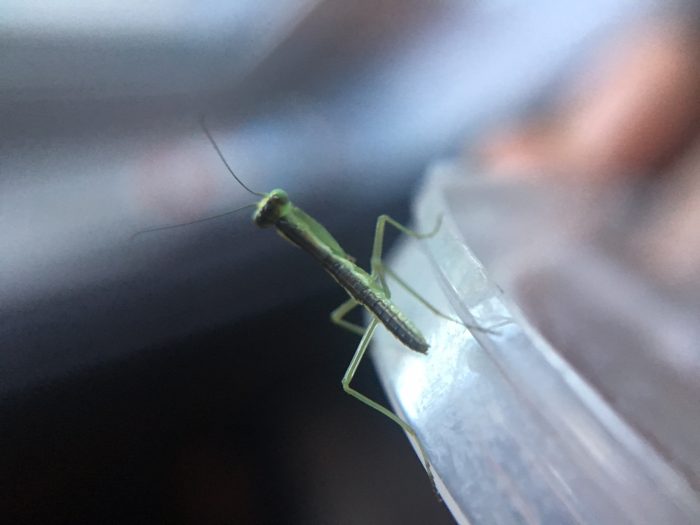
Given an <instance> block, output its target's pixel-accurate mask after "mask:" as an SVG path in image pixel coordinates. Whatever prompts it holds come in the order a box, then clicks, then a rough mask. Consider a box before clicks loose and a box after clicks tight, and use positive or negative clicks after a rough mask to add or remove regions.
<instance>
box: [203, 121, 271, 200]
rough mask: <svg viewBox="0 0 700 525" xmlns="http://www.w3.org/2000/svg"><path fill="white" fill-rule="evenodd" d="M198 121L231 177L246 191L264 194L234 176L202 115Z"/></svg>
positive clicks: (262, 195) (261, 195) (259, 194)
mask: <svg viewBox="0 0 700 525" xmlns="http://www.w3.org/2000/svg"><path fill="white" fill-rule="evenodd" d="M199 123H200V124H201V126H202V129H203V130H204V134H205V135H206V136H207V138H208V139H209V142H211V145H212V146H214V149H215V150H216V152H217V153H218V154H219V158H220V159H221V160H222V161H223V163H224V166H226V169H227V170H228V171H229V173H230V174H231V175H233V178H234V179H236V180H237V181H238V184H240V185H241V186H243V187H244V188H245V189H246V191H247V192H248V193H252V194H253V195H257V196H259V197H264V196H265V194H264V193H259V192H257V191H253V190H251V189H250V188H249V187H248V186H246V185H245V184H243V181H242V180H241V179H239V178H238V177H237V176H236V174H235V173H234V172H233V170H232V169H231V166H229V165H228V162H227V161H226V157H224V154H223V153H221V150H220V149H219V145H218V144H217V143H216V141H215V140H214V138H213V137H212V136H211V133H210V132H209V129H208V128H207V123H206V122H205V120H204V115H200V117H199Z"/></svg>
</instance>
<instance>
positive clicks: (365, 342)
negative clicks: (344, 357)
mask: <svg viewBox="0 0 700 525" xmlns="http://www.w3.org/2000/svg"><path fill="white" fill-rule="evenodd" d="M348 302H349V301H348ZM344 304H347V303H344ZM342 306H343V305H341V307H342ZM378 324H379V321H378V320H377V319H376V318H374V317H373V318H372V320H371V321H370V323H369V325H368V326H367V329H366V330H365V332H364V335H363V336H362V339H361V340H360V344H359V345H358V346H357V350H355V355H354V356H353V358H352V361H350V365H349V366H348V369H347V371H346V372H345V375H344V376H343V390H345V392H346V393H348V394H350V395H351V396H352V397H354V398H355V399H357V400H358V401H360V402H362V403H364V404H365V405H367V406H368V407H370V408H373V409H374V410H376V411H377V412H379V413H380V414H382V415H384V416H386V417H388V418H389V419H391V420H392V421H393V422H394V423H396V424H397V425H399V426H400V427H401V428H402V429H403V430H404V432H406V433H407V434H408V435H409V436H411V437H412V438H413V441H414V442H415V443H416V445H417V446H418V450H419V451H420V456H421V460H422V462H423V465H424V466H425V470H426V472H427V473H428V478H429V479H430V484H431V485H432V487H433V490H434V491H435V493H436V494H437V489H436V488H435V479H434V478H433V472H432V469H431V466H430V461H429V460H428V455H427V454H426V452H425V449H424V448H423V443H422V442H421V440H420V439H419V438H418V435H417V434H416V431H415V430H413V427H411V425H409V424H408V423H406V422H405V421H404V420H403V419H401V418H400V417H399V416H397V415H396V414H394V413H393V412H392V411H391V410H389V409H388V408H386V407H384V406H382V405H380V404H379V403H377V402H376V401H372V400H371V399H370V398H368V397H367V396H365V395H364V394H361V393H360V392H358V391H357V390H355V389H354V388H352V387H351V386H350V383H351V381H352V379H353V377H355V372H357V368H358V367H359V366H360V362H361V361H362V358H363V357H364V355H365V352H366V351H367V347H368V346H369V342H370V341H371V340H372V336H373V335H374V331H375V330H376V328H377V325H378Z"/></svg>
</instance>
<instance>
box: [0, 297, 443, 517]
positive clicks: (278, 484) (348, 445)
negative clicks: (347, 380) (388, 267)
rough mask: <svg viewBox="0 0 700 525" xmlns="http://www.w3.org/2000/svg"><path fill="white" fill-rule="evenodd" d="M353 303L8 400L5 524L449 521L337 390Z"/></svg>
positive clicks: (207, 338)
mask: <svg viewBox="0 0 700 525" xmlns="http://www.w3.org/2000/svg"><path fill="white" fill-rule="evenodd" d="M341 298H342V296H341V294H340V293H324V294H320V295H315V296H313V297H310V298H308V299H306V300H304V301H303V302H301V303H297V304H294V305H291V306H290V307H289V308H282V309H276V310H274V311H271V312H269V313H268V314H267V315H265V316H264V317H261V318H259V319H249V320H246V321H244V322H241V323H239V324H238V325H236V326H232V327H230V328H222V329H219V330H215V331H212V332H208V333H204V334H199V335H193V336H190V337H187V338H183V340H181V341H177V342H175V343H173V344H170V345H165V346H160V347H154V348H148V349H143V350H142V351H140V352H138V353H136V354H133V355H132V356H131V357H129V358H126V359H122V360H119V361H117V362H112V363H110V364H109V365H108V366H105V365H102V366H96V367H94V368H93V369H91V370H89V371H86V372H84V373H81V374H78V375H76V376H74V377H71V378H67V379H63V380H60V381H54V382H51V383H47V384H43V385H41V386H40V387H36V388H33V389H29V390H26V391H23V392H22V393H21V394H16V395H13V396H11V397H8V398H5V400H4V404H3V408H2V412H1V414H2V416H1V417H2V421H3V430H2V433H1V434H0V449H1V450H2V451H3V452H2V455H1V456H0V457H1V458H2V460H1V462H0V465H1V466H0V469H1V472H2V473H3V475H2V478H3V481H2V485H1V486H2V488H1V490H0V492H1V493H2V497H1V498H0V501H1V502H2V514H3V520H4V521H5V522H6V523H28V522H31V523H421V522H422V523H428V522H429V523H450V522H451V518H450V517H449V514H448V513H447V510H446V509H444V508H443V507H442V506H441V505H440V504H439V503H438V502H437V500H436V498H435V496H433V494H432V492H431V491H430V489H429V485H428V482H427V480H426V479H425V477H424V476H423V475H421V466H420V464H419V463H418V461H417V460H416V459H415V456H414V455H413V451H412V450H411V448H410V447H409V445H408V443H407V442H406V441H405V440H404V439H402V436H401V433H400V432H399V430H398V429H397V428H394V426H393V425H387V424H386V421H384V420H383V418H381V417H380V416H377V415H375V414H371V413H368V411H367V410H365V407H363V406H362V405H360V404H359V403H356V402H355V401H353V400H352V399H351V398H349V397H348V396H346V395H345V394H344V393H343V392H342V390H341V389H340V384H339V383H340V377H341V376H342V373H343V372H344V369H345V367H346V365H347V361H348V359H349V351H351V349H352V348H353V345H354V343H355V341H356V339H355V337H354V336H352V335H347V334H344V333H342V332H339V331H338V330H337V329H336V327H334V326H332V325H330V323H326V322H324V321H325V318H326V314H327V312H328V311H329V309H331V308H332V307H333V306H334V305H335V303H337V302H338V300H339V299H341ZM317 321H320V322H317ZM342 348H347V350H348V351H347V352H345V351H343V350H342ZM360 375H361V377H359V378H358V379H359V380H358V381H357V386H358V388H360V389H361V390H362V391H364V392H367V393H368V394H370V395H372V396H374V397H375V398H378V399H382V393H381V391H380V390H379V388H378V386H377V383H376V380H375V378H374V374H373V373H372V372H371V369H370V367H367V369H366V370H365V371H364V372H363V373H361V374H360ZM331 465H332V466H333V467H332V468H329V467H330V466H331ZM338 495H342V497H339V496H338ZM360 502H361V503H360ZM389 502H392V503H391V504H389Z"/></svg>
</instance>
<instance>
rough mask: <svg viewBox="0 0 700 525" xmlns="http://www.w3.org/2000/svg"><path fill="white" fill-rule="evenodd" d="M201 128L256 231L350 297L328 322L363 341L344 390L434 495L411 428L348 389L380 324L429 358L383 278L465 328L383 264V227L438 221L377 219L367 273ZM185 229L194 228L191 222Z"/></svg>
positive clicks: (426, 463) (317, 225) (425, 460)
mask: <svg viewBox="0 0 700 525" xmlns="http://www.w3.org/2000/svg"><path fill="white" fill-rule="evenodd" d="M201 126H202V129H203V130H204V133H205V134H206V136H207V138H208V139H209V142H210V143H211V145H212V146H213V147H214V149H215V151H216V152H217V154H218V156H219V158H220V159H221V160H222V162H223V163H224V165H225V166H226V169H227V170H228V171H229V173H230V174H231V175H232V176H233V178H234V179H235V180H236V181H237V182H238V184H240V185H241V187H242V188H244V189H245V190H246V191H247V192H249V193H251V194H252V195H255V196H256V197H259V200H258V201H257V203H255V204H251V205H248V206H245V207H244V208H247V207H253V206H254V207H255V212H254V213H253V222H254V223H255V224H256V225H257V226H259V227H260V228H269V227H272V228H274V229H275V230H276V231H277V233H278V234H279V235H281V236H282V237H283V238H285V239H286V240H287V241H289V242H291V243H292V244H294V245H296V246H297V247H299V248H301V249H302V250H304V251H305V252H307V253H308V254H310V255H311V256H312V257H313V258H314V259H316V261H317V262H318V263H319V264H320V265H321V267H322V268H323V269H324V270H325V271H326V272H328V273H329V274H330V275H331V277H333V279H335V281H336V282H337V283H338V284H339V285H340V286H341V287H342V288H343V289H344V290H345V291H346V292H347V293H348V295H349V296H350V297H349V299H348V300H347V301H345V302H344V303H342V304H341V305H340V306H338V308H336V309H335V310H333V312H332V313H331V316H330V317H331V321H332V322H333V323H335V324H337V325H339V326H341V327H343V328H345V329H347V330H349V331H351V332H353V333H356V334H358V335H360V336H361V339H360V343H359V345H358V346H357V349H356V350H355V354H354V355H353V358H352V360H351V361H350V365H349V366H348V368H347V370H346V372H345V375H344V376H343V379H342V386H343V390H344V391H345V392H346V393H348V394H350V395H351V396H353V397H354V398H356V399H357V400H359V401H361V402H362V403H364V404H365V405H367V406H369V407H371V408H372V409H374V410H376V411H378V412H379V413H381V414H383V415H384V416H386V417H388V418H389V419H391V420H392V421H394V422H395V423H396V424H398V425H399V426H400V427H401V428H402V429H403V430H404V431H405V432H406V433H407V434H408V435H409V436H410V437H411V438H412V439H413V441H414V443H415V444H416V445H417V447H418V451H419V453H420V456H421V460H422V463H423V465H424V467H425V470H426V472H427V474H428V478H429V480H430V483H431V485H432V487H433V489H434V490H435V480H434V476H433V473H432V468H431V464H430V461H429V459H428V455H427V453H426V450H425V448H424V446H423V443H422V442H421V440H420V438H419V437H418V435H417V434H416V432H415V430H414V429H413V427H411V425H409V424H408V423H407V422H406V421H404V420H403V419H401V418H400V417H399V416H398V415H396V414H395V413H393V412H392V411H391V410H389V409H388V408H386V407H384V406H383V405H381V404H379V403H377V402H376V401H373V400H372V399H369V398H368V397H367V396H365V395H364V394H362V393H360V392H358V391H357V390H355V389H354V388H353V387H352V386H351V383H352V380H353V377H354V376H355V373H356V372H357V369H358V367H359V366H360V363H361V361H362V359H363V357H364V356H365V353H366V351H367V348H368V346H369V343H370V341H371V340H372V337H373V335H374V333H375V330H376V329H377V327H378V326H379V324H380V323H381V324H383V325H384V326H385V327H386V329H387V330H388V331H389V332H390V333H391V334H393V335H394V336H395V337H396V338H397V339H398V340H399V341H400V342H401V343H402V344H403V345H404V346H406V347H407V348H409V349H411V350H413V351H415V352H418V353H420V354H427V352H428V349H429V344H428V342H427V341H426V339H425V337H424V336H423V334H422V333H421V332H420V330H419V329H418V328H417V327H416V326H415V325H414V324H413V323H412V322H411V320H410V319H408V318H407V317H406V316H405V315H404V314H403V313H402V312H401V310H400V309H399V308H398V307H397V306H396V305H395V304H394V303H393V302H392V300H391V291H390V289H389V286H388V285H387V277H391V278H392V279H394V280H395V281H396V282H397V283H398V284H399V285H400V286H402V287H403V288H404V289H405V290H406V291H407V292H408V293H409V294H410V295H412V296H413V297H414V298H416V299H417V300H418V301H419V302H421V303H422V304H423V305H424V306H425V307H426V308H428V309H430V310H431V311H432V312H433V313H435V314H436V315H438V316H440V317H443V318H445V319H448V320H450V321H453V322H456V323H458V324H460V325H464V323H462V322H461V321H458V320H456V319H453V318H452V317H449V316H447V315H445V314H443V313H442V312H440V311H439V310H438V309H437V308H435V307H434V306H432V305H431V304H430V303H429V302H428V301H426V300H425V299H424V298H423V297H421V296H420V295H419V294H418V292H416V291H415V290H414V289H413V288H411V287H410V286H409V285H408V284H407V283H406V282H405V281H403V280H402V279H401V278H400V277H399V276H398V275H397V274H396V273H394V272H393V271H392V270H391V269H390V268H389V267H387V266H386V265H385V264H384V262H383V261H382V250H383V244H384V232H385V228H386V225H387V224H389V225H391V226H393V227H395V228H396V229H398V230H399V231H400V232H402V233H404V234H406V235H409V236H411V237H414V238H416V239H424V238H428V237H431V236H433V235H435V233H437V231H438V230H439V228H440V224H441V218H439V219H438V221H437V224H436V226H435V228H434V229H433V231H431V232H429V233H425V234H421V233H418V232H415V231H413V230H411V229H409V228H407V227H406V226H403V225H402V224H400V223H399V222H397V221H396V220H394V219H392V218H391V217H389V216H388V215H381V216H379V218H378V219H377V223H376V227H375V233H374V242H373V246H372V256H371V262H370V266H371V268H370V272H369V273H368V272H367V271H365V270H364V269H362V268H361V267H360V266H358V265H357V264H356V262H355V259H354V258H353V257H351V256H350V255H348V254H347V253H346V252H345V251H344V250H343V248H342V247H341V246H340V244H339V243H338V241H337V240H336V239H335V238H334V237H333V236H332V235H331V234H330V233H329V232H328V230H327V229H326V228H325V227H324V226H323V225H321V224H320V223H319V222H318V221H316V220H315V219H314V218H312V217H311V216H309V215H308V214H306V213H305V212H304V211H303V210H302V209H301V208H299V207H297V206H295V205H294V204H293V203H292V202H291V200H290V199H289V196H288V195H287V192H285V191H284V190H281V189H274V190H272V191H270V192H268V193H261V192H256V191H253V190H251V189H250V188H249V187H248V186H246V184H244V183H243V181H242V180H241V179H239V178H238V176H237V175H236V174H235V172H234V171H233V169H232V168H231V167H230V165H229V163H228V162H227V160H226V158H225V156H224V154H223V153H222V152H221V150H220V149H219V146H218V145H217V143H216V141H215V140H214V138H213V137H212V135H211V133H210V131H209V129H208V128H207V126H206V123H205V122H204V119H201ZM241 209H243V208H239V209H238V210H234V211H231V212H227V213H223V214H220V215H216V216H214V217H208V218H206V219H200V220H198V221H194V223H196V222H202V221H204V220H210V219H213V218H218V217H223V216H225V215H229V214H231V213H235V212H237V211H240V210H241ZM188 224H192V222H191V223H188ZM176 226H182V225H176ZM172 227H173V226H165V227H160V228H153V229H150V230H145V231H143V232H140V233H146V232H153V231H157V230H164V229H168V228H172ZM140 233H139V234H140ZM137 235H138V234H137ZM358 306H362V307H364V308H365V309H366V310H367V311H368V312H369V313H370V315H371V320H370V322H369V324H368V325H367V326H366V327H363V326H360V325H358V324H355V323H352V322H350V321H347V320H346V319H345V316H346V315H347V314H348V313H350V312H351V311H352V310H353V309H354V308H356V307H358ZM464 326H467V325H464ZM467 327H468V326H467ZM436 493H437V491H436Z"/></svg>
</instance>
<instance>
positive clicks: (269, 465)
mask: <svg viewBox="0 0 700 525" xmlns="http://www.w3.org/2000/svg"><path fill="white" fill-rule="evenodd" d="M697 13H698V8H697V5H696V4H695V3H692V2H688V3H686V2H676V3H671V2H663V3H662V5H657V4H656V3H654V2H652V1H648V2H644V1H641V2H640V1H635V2H633V1H631V0H594V1H591V0H586V1H584V0H571V1H569V2H561V3H554V2H549V1H545V0H535V1H528V2H523V1H516V0H500V1H494V0H491V1H471V2H451V1H441V2H422V1H412V0H411V1H399V0H382V1H379V2H377V1H371V2H370V1H365V0H360V1H356V2H341V1H323V0H287V1H279V0H272V1H268V2H248V1H237V2H230V1H229V2H221V1H217V0H205V1H201V2H196V3H194V2H184V1H174V0H173V1H167V0H154V1H150V2H135V1H124V0H122V1H120V2H110V1H103V2H75V1H73V2H68V1H56V2H51V3H50V4H47V3H45V2H38V1H32V0H30V1H27V0H4V1H3V3H2V6H0V122H1V123H2V126H1V127H0V228H1V234H0V298H1V299H0V450H1V451H2V452H0V483H1V485H0V486H1V487H2V490H0V513H1V514H2V515H3V516H8V517H10V519H9V520H8V522H11V523H23V522H25V523H88V522H90V523H94V522H101V523H110V522H114V523H125V522H127V523H305V524H308V523H348V524H350V523H363V524H367V523H451V522H452V518H451V517H450V515H449V513H448V512H447V510H446V509H445V508H444V507H443V506H442V505H441V504H440V503H439V502H438V501H437V500H436V498H435V497H434V495H433V494H432V492H431V489H430V485H429V483H428V482H427V479H426V477H425V475H424V473H423V471H422V468H421V466H420V463H419V462H418V461H417V458H416V457H415V456H414V454H413V452H412V450H411V448H410V446H409V445H408V443H407V441H406V440H405V438H404V436H403V435H402V434H401V432H399V430H398V429H396V428H393V427H394V425H392V424H390V423H389V422H388V421H386V420H384V419H383V418H381V417H379V416H378V415H376V414H374V413H371V411H370V410H368V409H366V407H364V406H362V405H360V404H359V403H357V402H356V401H354V400H352V399H351V398H349V397H347V396H346V395H345V394H344V393H343V392H342V390H341V388H340V378H341V377H342V375H343V372H344V370H345V368H346V366H347V363H348V362H349V360H350V357H351V355H352V352H353V350H354V348H355V345H356V338H355V337H354V336H352V335H348V334H345V333H344V332H343V331H342V330H340V329H338V328H337V327H335V326H333V325H331V324H330V323H329V322H328V314H329V312H330V311H331V310H332V309H333V308H334V307H335V306H337V305H338V304H339V303H340V302H342V301H343V300H344V293H343V292H342V291H341V290H339V289H337V287H336V286H335V284H334V283H333V281H331V280H330V279H329V278H328V277H327V276H326V275H324V274H323V272H322V271H321V270H319V269H318V268H317V267H316V266H315V265H314V262H313V261H312V260H311V259H309V258H308V257H307V256H305V255H304V254H302V253H301V252H299V251H298V250H295V249H293V248H292V247H291V246H289V245H288V244H287V243H284V242H282V241H281V240H280V239H279V238H277V236H275V235H274V234H273V233H272V232H269V231H266V232H260V231H257V230H255V228H254V226H253V225H251V224H250V221H249V218H248V213H249V210H248V211H245V212H241V214H237V215H231V216H228V217H226V218H222V219H219V220H213V221H209V222H204V223H198V224H193V225H191V226H189V227H182V228H176V229H173V230H167V231H160V232H155V233H152V234H145V235H140V236H138V237H137V238H135V239H132V236H133V235H134V234H135V233H137V232H139V231H141V230H144V229H148V228H154V227H159V226H164V225H170V224H179V223H185V222H189V221H195V220H198V219H201V218H203V217H207V216H210V215H216V214H219V213H223V212H226V211H228V210H232V209H235V208H237V207H240V206H243V205H245V204H248V203H250V202H251V196H250V195H249V194H247V193H246V192H245V191H244V190H243V189H242V188H241V187H240V186H239V185H238V184H237V183H236V182H235V181H234V180H233V179H232V178H231V177H230V175H229V174H228V173H227V172H226V170H225V167H224V166H223V165H222V163H221V161H220V160H219V159H218V157H217V156H216V153H215V152H214V151H213V149H212V148H211V146H210V145H209V143H208V142H207V140H206V137H205V136H204V134H203V133H202V131H201V128H200V127H199V123H198V116H199V115H201V114H204V115H206V117H207V121H208V123H209V127H210V128H211V130H212V132H213V134H214V136H215V137H216V139H217V141H218V143H219V145H220V147H221V149H222V151H223V152H224V154H225V155H226V157H227V158H228V161H229V163H230V164H231V166H232V167H233V169H234V170H236V172H237V174H238V175H239V177H241V179H243V180H244V181H245V182H246V183H247V184H248V185H249V186H251V187H252V188H254V189H255V190H256V191H268V190H269V189H271V188H273V187H282V188H285V189H286V190H288V192H289V193H290V196H291V197H292V199H293V200H294V201H295V202H296V203H297V204H298V205H299V206H301V207H303V208H304V209H305V210H306V211H307V212H309V213H310V214H312V215H314V216H316V217H318V218H319V219H320V220H321V221H322V222H323V223H324V224H325V225H327V226H328V228H329V229H330V231H331V232H333V233H334V234H335V235H336V236H337V238H338V239H339V240H340V242H341V243H342V244H343V245H344V246H345V247H346V249H347V251H348V252H349V253H352V254H353V255H355V256H356V257H357V258H358V259H359V261H360V262H361V263H362V264H365V263H366V262H367V257H368V254H369V250H370V245H371V241H372V235H373V227H374V221H375V219H376V216H377V215H379V214H380V213H390V214H392V215H393V216H395V217H397V218H398V219H400V220H408V219H409V205H410V202H411V197H412V194H413V191H414V187H415V184H416V183H417V181H418V180H419V179H420V177H421V174H422V173H423V172H424V170H425V169H426V166H427V165H428V164H429V163H431V162H432V161H434V160H436V159H439V158H443V157H446V156H452V157H455V156H458V157H461V158H462V159H464V162H465V163H468V164H469V165H471V166H477V167H478V170H479V171H481V172H483V173H486V174H488V175H489V176H491V177H492V178H493V179H494V180H499V181H500V180H518V181H528V182H536V183H544V184H555V185H560V184H562V185H566V186H571V187H575V188H577V190H575V191H579V190H578V189H579V188H583V190H581V191H584V192H586V194H590V195H594V196H596V195H601V194H608V193H609V192H610V190H609V189H610V188H612V187H615V188H616V187H618V186H619V185H620V184H628V185H630V184H631V185H633V186H634V187H635V188H636V187H637V184H638V181H643V184H644V194H645V195H652V196H654V198H653V199H652V198H651V197H649V199H647V200H646V201H644V202H645V203H648V204H645V205H644V207H643V209H644V210H647V211H649V214H648V215H645V222H644V229H643V230H640V231H638V232H637V233H636V235H635V236H634V238H633V239H632V240H633V241H634V239H637V241H635V242H634V243H633V246H632V248H633V249H634V250H637V251H634V253H636V254H638V256H639V260H643V261H646V262H647V263H648V266H647V267H646V271H647V272H648V274H649V275H650V276H651V277H650V279H653V280H655V282H659V283H662V284H663V285H664V286H669V287H671V288H673V290H674V293H676V294H677V295H679V296H683V297H685V296H686V295H687V296H688V297H690V298H691V300H692V301H696V298H697V297H698V296H697V295H696V292H697V284H696V282H697V277H698V269H699V268H700V266H699V265H698V264H697V262H698V260H699V259H700V249H699V248H698V246H700V242H699V241H700V239H699V238H698V232H699V231H700V230H698V228H697V227H696V226H695V224H696V220H695V218H696V217H695V216H696V215H697V214H698V210H700V186H699V185H698V183H697V180H698V179H697V177H696V176H695V174H696V173H697V165H698V158H700V157H699V155H698V148H697V146H696V141H695V138H696V136H697V125H698V115H699V114H700V108H699V107H698V96H697V95H698V92H699V91H698V84H699V83H700V74H699V73H698V65H699V64H700V61H699V60H698V51H699V49H700V47H699V46H698V37H697V30H698V27H699V26H698V16H697ZM630 181H634V182H630ZM639 184H641V182H639ZM591 213H592V214H595V211H592V212H591ZM628 220H629V217H628ZM488 234H489V232H488V230H487V231H484V232H483V235H484V236H488ZM632 248H631V249H632ZM477 253H478V252H477ZM671 335H672V334H671ZM695 355H696V354H695V353H693V352H690V353H689V354H688V355H686V358H687V359H686V361H685V362H687V363H691V364H693V365H694V363H696V360H695ZM688 366H690V365H688ZM694 366H697V365H694ZM361 376H362V377H359V378H358V382H357V388H358V389H359V390H361V391H364V392H366V393H368V394H370V395H371V396H373V397H375V398H378V399H382V395H383V394H382V393H381V391H380V388H379V387H378V385H377V383H376V379H375V378H374V376H373V372H372V370H371V367H370V366H365V368H364V369H363V371H362V374H361ZM691 477H692V476H691Z"/></svg>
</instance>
